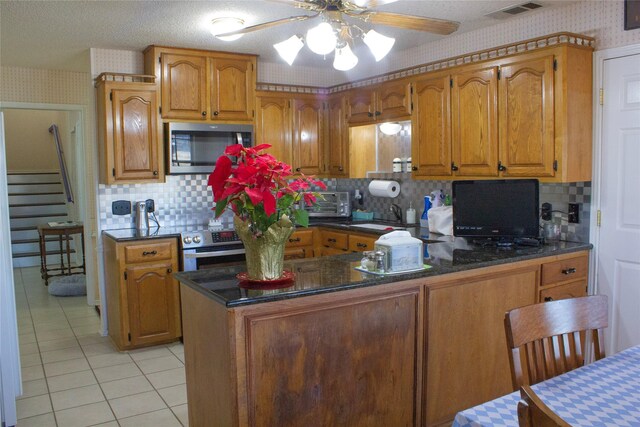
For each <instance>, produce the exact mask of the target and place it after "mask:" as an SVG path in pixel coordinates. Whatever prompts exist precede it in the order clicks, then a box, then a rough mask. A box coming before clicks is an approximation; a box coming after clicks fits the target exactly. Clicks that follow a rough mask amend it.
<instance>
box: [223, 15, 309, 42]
mask: <svg viewBox="0 0 640 427" xmlns="http://www.w3.org/2000/svg"><path fill="white" fill-rule="evenodd" d="M316 16H318V14H317V13H316V14H315V15H300V16H290V17H288V18H283V19H278V20H275V21H269V22H263V23H262V24H256V25H252V26H250V27H246V28H242V29H240V30H236V31H230V32H228V33H222V34H216V37H227V36H235V35H239V34H247V33H252V32H254V31H258V30H265V29H267V28H271V27H275V26H278V25H282V24H286V23H289V22H297V21H306V20H307V19H311V18H315V17H316Z"/></svg>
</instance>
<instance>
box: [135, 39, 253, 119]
mask: <svg viewBox="0 0 640 427" xmlns="http://www.w3.org/2000/svg"><path fill="white" fill-rule="evenodd" d="M144 55H145V61H144V63H145V72H147V73H149V74H153V75H155V76H156V80H157V81H158V82H159V87H160V91H161V100H162V102H161V115H162V118H164V119H179V120H197V121H203V120H205V121H215V122H233V123H243V122H251V123H252V122H253V119H254V113H255V87H256V57H255V56H254V55H242V54H233V53H227V52H214V51H207V50H196V49H181V48H171V47H162V46H149V47H147V49H145V51H144Z"/></svg>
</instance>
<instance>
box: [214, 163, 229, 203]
mask: <svg viewBox="0 0 640 427" xmlns="http://www.w3.org/2000/svg"><path fill="white" fill-rule="evenodd" d="M232 166H233V164H232V162H231V159H230V158H228V157H227V156H220V157H218V160H216V167H215V169H214V170H213V172H211V175H210V176H209V180H208V182H209V185H210V186H211V189H212V190H213V199H214V201H216V202H217V201H218V200H220V196H221V195H222V192H223V190H224V186H225V184H226V181H227V178H229V175H231V168H232Z"/></svg>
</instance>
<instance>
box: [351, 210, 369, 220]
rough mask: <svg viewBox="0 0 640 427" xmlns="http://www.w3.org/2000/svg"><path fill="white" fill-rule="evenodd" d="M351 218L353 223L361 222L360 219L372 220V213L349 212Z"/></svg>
mask: <svg viewBox="0 0 640 427" xmlns="http://www.w3.org/2000/svg"><path fill="white" fill-rule="evenodd" d="M351 218H352V219H353V220H354V221H357V220H362V219H366V220H372V219H373V212H363V211H353V212H351Z"/></svg>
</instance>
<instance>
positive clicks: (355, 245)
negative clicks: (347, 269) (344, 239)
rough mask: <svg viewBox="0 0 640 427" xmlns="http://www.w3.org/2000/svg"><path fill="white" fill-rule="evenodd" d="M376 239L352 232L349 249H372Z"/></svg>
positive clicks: (353, 250)
mask: <svg viewBox="0 0 640 427" xmlns="http://www.w3.org/2000/svg"><path fill="white" fill-rule="evenodd" d="M376 240H378V239H377V238H375V237H369V236H358V235H353V234H352V235H350V236H349V250H350V251H351V252H362V251H372V250H373V245H374V243H375V242H376Z"/></svg>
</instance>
